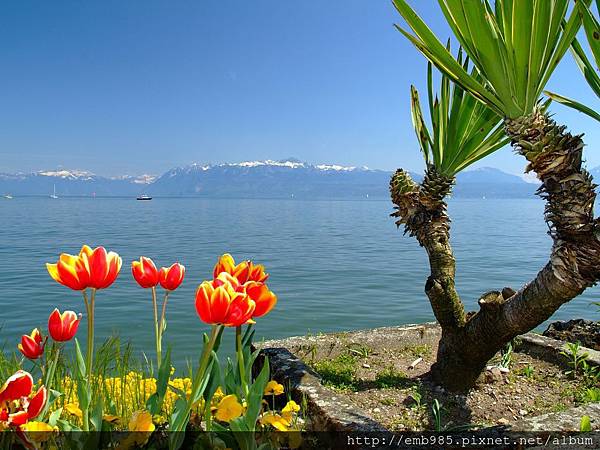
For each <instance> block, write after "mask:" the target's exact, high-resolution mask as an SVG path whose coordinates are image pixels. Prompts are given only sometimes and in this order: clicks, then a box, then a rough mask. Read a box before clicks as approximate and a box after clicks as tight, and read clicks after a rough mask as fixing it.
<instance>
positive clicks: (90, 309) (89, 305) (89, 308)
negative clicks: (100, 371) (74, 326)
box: [82, 288, 96, 431]
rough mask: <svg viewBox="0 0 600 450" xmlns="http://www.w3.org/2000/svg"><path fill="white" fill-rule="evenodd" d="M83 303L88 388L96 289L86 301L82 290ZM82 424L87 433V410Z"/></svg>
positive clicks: (92, 353)
mask: <svg viewBox="0 0 600 450" xmlns="http://www.w3.org/2000/svg"><path fill="white" fill-rule="evenodd" d="M82 293H83V301H84V302H85V309H86V312H87V355H86V362H85V367H86V376H87V380H86V381H87V383H88V386H90V385H91V383H92V364H93V358H94V304H95V302H96V289H95V288H92V295H91V296H90V300H89V301H88V296H87V290H85V289H84V290H83V291H82ZM82 414H83V417H82V422H83V431H89V428H90V423H89V422H90V421H89V411H88V408H83V409H82Z"/></svg>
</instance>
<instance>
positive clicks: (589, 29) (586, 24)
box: [578, 2, 600, 67]
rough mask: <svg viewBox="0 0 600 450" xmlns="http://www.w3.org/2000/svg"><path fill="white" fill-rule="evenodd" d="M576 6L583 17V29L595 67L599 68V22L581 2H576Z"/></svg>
mask: <svg viewBox="0 0 600 450" xmlns="http://www.w3.org/2000/svg"><path fill="white" fill-rule="evenodd" d="M578 6H579V11H580V12H581V15H582V17H583V28H584V30H585V34H586V36H587V39H588V42H589V44H590V49H591V50H592V55H593V56H594V59H595V60H596V67H598V66H600V22H599V21H598V19H596V18H595V17H594V16H593V14H592V11H591V10H590V8H588V6H587V5H585V4H584V3H583V2H578ZM599 9H600V8H599ZM599 13H600V12H599Z"/></svg>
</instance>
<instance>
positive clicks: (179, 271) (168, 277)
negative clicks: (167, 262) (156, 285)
mask: <svg viewBox="0 0 600 450" xmlns="http://www.w3.org/2000/svg"><path fill="white" fill-rule="evenodd" d="M184 277H185V266H184V265H183V264H179V263H175V264H173V265H172V266H171V267H162V268H161V269H160V272H159V274H158V281H159V282H160V285H161V286H162V287H163V288H164V289H166V290H167V291H174V290H175V289H177V288H178V287H179V286H180V285H181V283H182V282H183V278H184Z"/></svg>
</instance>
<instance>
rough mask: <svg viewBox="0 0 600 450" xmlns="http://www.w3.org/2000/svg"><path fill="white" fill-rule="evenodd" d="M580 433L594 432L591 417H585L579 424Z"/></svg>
mask: <svg viewBox="0 0 600 450" xmlns="http://www.w3.org/2000/svg"><path fill="white" fill-rule="evenodd" d="M579 431H583V432H589V431H592V422H591V420H590V416H583V417H582V418H581V422H580V423H579Z"/></svg>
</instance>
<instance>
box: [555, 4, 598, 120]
mask: <svg viewBox="0 0 600 450" xmlns="http://www.w3.org/2000/svg"><path fill="white" fill-rule="evenodd" d="M599 3H600V2H598V1H597V2H596V7H597V12H598V13H600V4H599ZM576 8H579V12H580V13H581V16H582V18H583V28H584V29H585V34H586V37H587V40H588V43H589V47H590V50H591V53H592V57H593V59H594V62H595V67H594V63H592V61H591V60H590V59H589V58H588V56H587V55H586V53H585V50H584V49H583V47H582V46H581V44H580V43H579V41H578V40H577V39H574V40H573V44H572V45H571V52H572V54H573V58H574V59H575V62H576V63H577V66H578V67H579V69H580V70H581V72H582V73H583V76H584V77H585V79H586V81H587V82H588V84H589V85H590V87H591V88H592V91H594V93H595V94H596V97H600V75H598V68H599V67H600V22H599V20H598V19H597V18H596V17H594V14H593V12H592V9H591V8H589V7H588V5H586V4H585V3H584V2H583V1H580V2H577V6H576ZM545 94H546V95H548V97H550V98H551V99H552V100H555V101H557V102H559V103H562V104H564V105H567V106H569V107H571V108H574V109H576V110H578V111H580V112H582V113H584V114H587V115H588V116H590V117H593V118H594V119H596V120H598V121H600V114H599V113H598V112H597V111H595V110H593V109H592V108H590V107H589V106H586V105H584V104H583V103H580V102H578V101H576V100H573V99H570V98H568V97H564V96H562V95H559V94H556V93H554V92H545Z"/></svg>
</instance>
